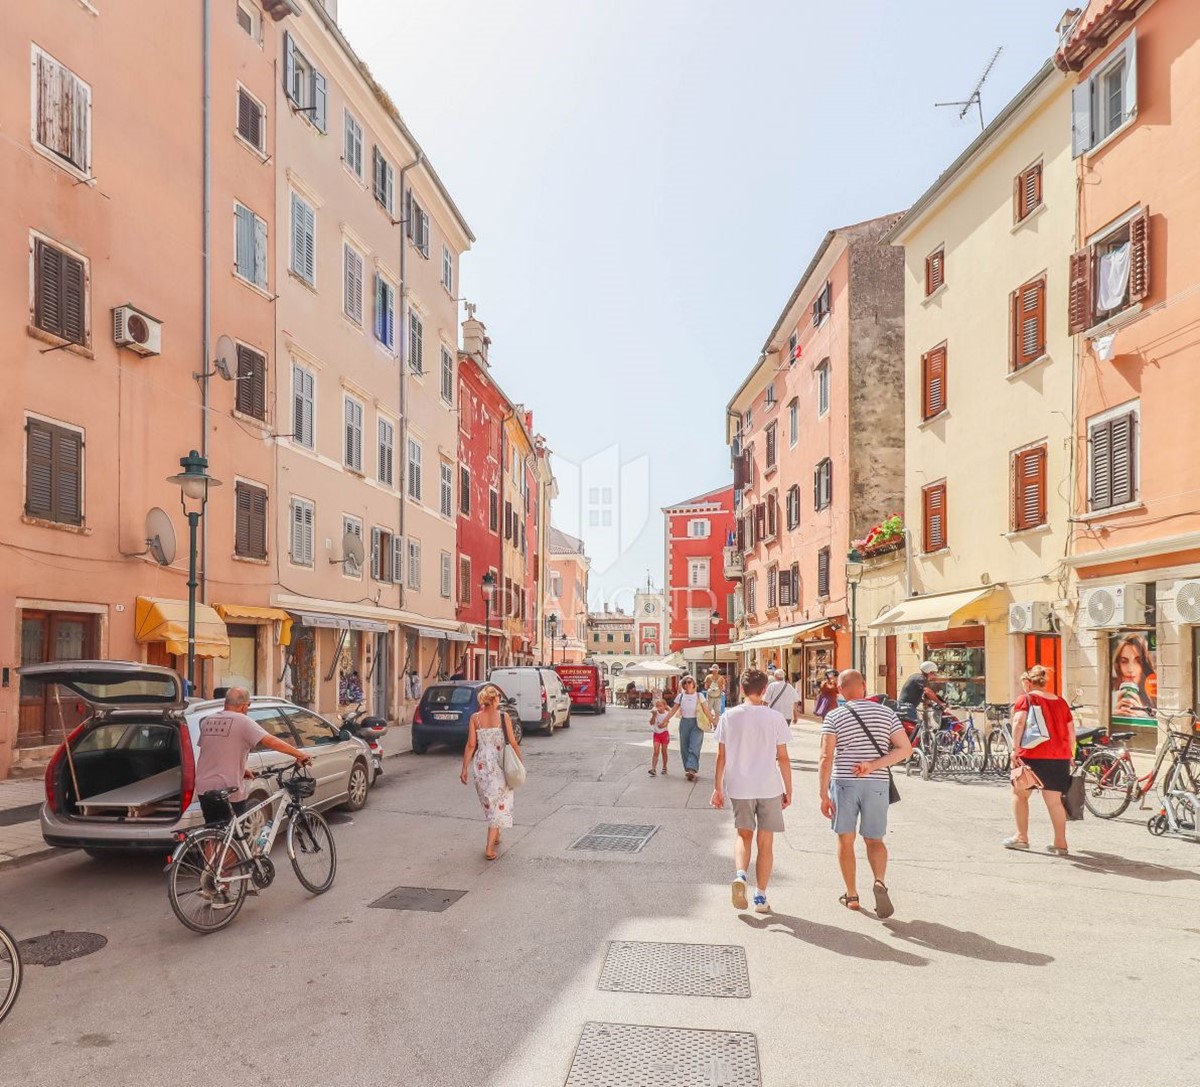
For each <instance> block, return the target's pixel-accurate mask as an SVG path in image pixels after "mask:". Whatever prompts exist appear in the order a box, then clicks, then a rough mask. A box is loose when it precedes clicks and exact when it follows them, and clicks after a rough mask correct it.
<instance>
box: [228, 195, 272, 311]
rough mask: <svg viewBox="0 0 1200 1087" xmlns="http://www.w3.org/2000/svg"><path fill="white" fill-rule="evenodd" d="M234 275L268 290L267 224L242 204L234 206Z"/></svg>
mask: <svg viewBox="0 0 1200 1087" xmlns="http://www.w3.org/2000/svg"><path fill="white" fill-rule="evenodd" d="M233 222H234V232H233V233H234V239H233V247H234V256H233V270H234V273H235V274H236V275H237V276H238V277H239V278H241V279H244V280H245V281H246V282H247V283H253V284H254V285H255V286H256V287H261V288H262V289H263V290H266V289H267V223H266V220H265V219H260V218H259V217H258V216H257V215H255V214H254V212H252V211H251V210H250V209H249V208H248V207H245V206H243V205H242V204H234V206H233Z"/></svg>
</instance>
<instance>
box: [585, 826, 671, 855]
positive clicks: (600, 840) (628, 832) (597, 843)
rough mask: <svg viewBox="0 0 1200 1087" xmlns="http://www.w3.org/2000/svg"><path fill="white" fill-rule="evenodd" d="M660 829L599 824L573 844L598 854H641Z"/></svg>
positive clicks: (655, 827)
mask: <svg viewBox="0 0 1200 1087" xmlns="http://www.w3.org/2000/svg"><path fill="white" fill-rule="evenodd" d="M657 831H658V827H657V826H651V825H646V824H643V823H599V824H597V825H596V826H594V827H592V829H591V830H589V831H588V832H587V833H586V834H585V835H583V837H581V838H579V839H578V840H576V841H575V842H573V843H572V844H571V848H572V849H589V850H593V851H595V852H598V853H640V852H641V851H642V850H643V849H644V848H645V847H646V843H647V842H648V841H650V839H651V838H653V837H654V835H655V833H657Z"/></svg>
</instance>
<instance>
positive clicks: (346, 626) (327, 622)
mask: <svg viewBox="0 0 1200 1087" xmlns="http://www.w3.org/2000/svg"><path fill="white" fill-rule="evenodd" d="M292 615H293V616H295V618H296V622H298V623H300V624H302V625H303V626H306V627H327V628H332V629H333V630H368V631H374V632H375V633H376V634H382V633H383V632H385V631H386V630H387V629H388V625H387V623H377V622H376V621H375V620H374V619H357V618H353V617H351V616H348V615H323V614H320V613H318V612H311V611H293V612H292Z"/></svg>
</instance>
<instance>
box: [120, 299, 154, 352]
mask: <svg viewBox="0 0 1200 1087" xmlns="http://www.w3.org/2000/svg"><path fill="white" fill-rule="evenodd" d="M113 342H114V343H115V344H116V345H117V346H118V347H128V348H129V349H130V350H131V351H136V352H137V353H138V354H139V355H161V354H162V321H160V320H158V318H157V317H151V316H150V314H148V313H143V312H142V311H141V310H140V309H138V308H137V307H136V306H131V305H128V304H126V305H124V306H117V307H116V309H114V310H113Z"/></svg>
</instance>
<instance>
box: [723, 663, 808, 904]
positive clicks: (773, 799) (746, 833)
mask: <svg viewBox="0 0 1200 1087" xmlns="http://www.w3.org/2000/svg"><path fill="white" fill-rule="evenodd" d="M766 689H767V677H766V674H765V673H764V672H760V671H758V670H757V669H755V668H751V669H748V670H747V671H746V672H745V673H744V674H743V675H742V694H743V695H744V696H745V701H744V702H742V704H741V705H740V706H734V707H733V708H732V709H729V710H726V711H725V713H723V714H722V715H721V720H720V721H719V722H718V723H717V773H716V785H715V787H714V788H713V794H712V806H713V807H714V808H723V807H724V806H725V797H726V796H728V797H729V799H730V800H731V801H732V802H733V826H734V829H735V830H736V831H737V839H736V841H735V842H734V847H733V861H734V867H735V869H736V874H735V875H734V878H733V885H732V898H733V905H734V908H735V909H739V910H744V909H746V906H747V902H746V872H747V871H748V870H749V868H750V852H751V846H752V845H753V844H754V842H755V837H756V832H757V844H758V856H757V858H756V864H755V867H754V877H755V881H756V883H757V884H758V886H757V887H756V888H755V891H754V912H755V913H770V912H771V907H770V906H769V905H767V884H768V883H769V882H770V880H771V869H772V867H773V866H774V863H775V835H776V834H777V833H782V831H783V809H784V808H786V807H788V805H790V804H791V802H792V764H791V760H789V759H788V751H787V745H788V741H789V740H791V738H792V735H791V730H790V729H789V728H788V723H787V720H786V718H785V717H784V716H783V714H781V713H780V712H779V711H778V710H773V709H771V708H770V707H769V706H768V705H766V704H765V703H764V701H763V693H764V692H765V691H766Z"/></svg>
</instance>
